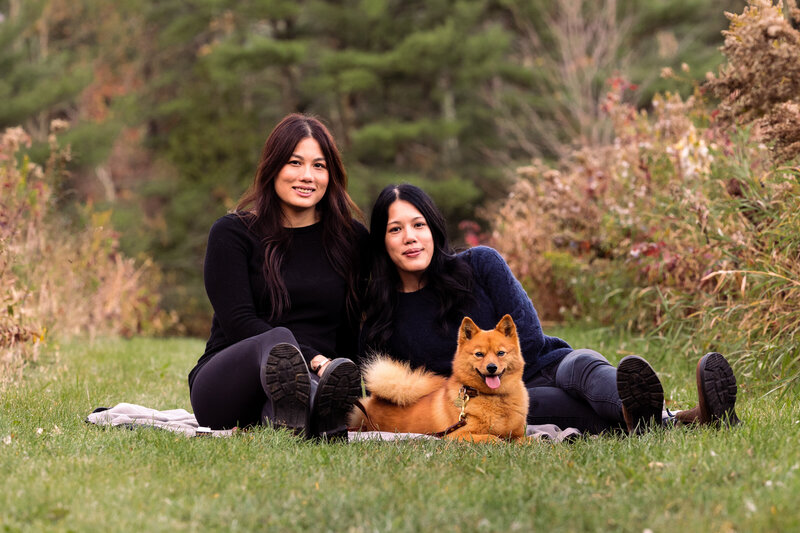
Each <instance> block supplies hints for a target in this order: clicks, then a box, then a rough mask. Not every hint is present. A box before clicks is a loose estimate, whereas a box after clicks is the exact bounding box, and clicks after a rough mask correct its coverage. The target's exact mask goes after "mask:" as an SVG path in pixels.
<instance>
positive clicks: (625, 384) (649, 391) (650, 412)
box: [617, 355, 664, 433]
mask: <svg viewBox="0 0 800 533" xmlns="http://www.w3.org/2000/svg"><path fill="white" fill-rule="evenodd" d="M617 392H619V397H620V400H622V405H624V406H625V410H626V411H627V412H628V415H629V416H630V417H631V419H632V423H633V430H632V432H633V433H642V432H643V431H644V430H645V428H647V427H648V426H650V425H661V410H662V408H663V406H664V389H663V388H662V386H661V381H660V380H659V379H658V375H657V374H656V372H655V370H653V367H651V366H650V364H649V363H648V362H647V361H645V360H644V359H642V358H641V357H639V356H636V355H629V356H627V357H624V358H623V359H622V361H620V363H619V366H618V367H617Z"/></svg>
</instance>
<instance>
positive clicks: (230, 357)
mask: <svg viewBox="0 0 800 533" xmlns="http://www.w3.org/2000/svg"><path fill="white" fill-rule="evenodd" d="M282 342H285V343H289V344H292V345H294V346H297V340H295V338H294V335H293V334H292V332H291V331H289V330H288V329H286V328H274V329H271V330H269V331H266V332H264V333H262V334H260V335H256V336H255V337H250V338H249V339H245V340H243V341H239V342H237V343H236V344H233V345H231V346H228V347H227V348H225V349H224V350H222V351H220V352H219V353H217V354H216V355H215V356H214V357H212V358H211V359H210V360H209V361H208V362H207V363H205V364H204V365H203V366H202V367H201V368H200V370H198V371H197V375H196V376H195V379H194V384H193V385H192V390H191V394H190V396H191V401H192V409H193V410H194V414H195V416H196V417H197V422H198V423H199V424H200V425H201V426H208V427H210V428H211V429H230V428H233V427H237V426H238V427H247V426H254V425H257V424H260V423H261V422H262V420H265V419H269V418H271V416H272V405H271V403H270V402H269V401H268V399H267V394H266V393H265V392H264V388H263V387H262V385H261V372H262V370H261V369H262V368H264V364H265V362H266V358H267V356H268V355H269V352H270V350H272V348H273V347H274V346H275V345H276V344H279V343H282ZM310 376H311V389H312V390H311V393H312V397H313V393H314V391H315V389H316V385H317V383H318V381H319V378H318V377H317V375H316V374H314V373H313V372H311V373H310Z"/></svg>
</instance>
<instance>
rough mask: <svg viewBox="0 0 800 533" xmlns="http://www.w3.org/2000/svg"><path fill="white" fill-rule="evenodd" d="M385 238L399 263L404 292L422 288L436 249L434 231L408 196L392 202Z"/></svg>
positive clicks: (398, 271)
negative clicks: (405, 198)
mask: <svg viewBox="0 0 800 533" xmlns="http://www.w3.org/2000/svg"><path fill="white" fill-rule="evenodd" d="M384 242H385V244H386V252H387V253H388V254H389V258H390V259H391V260H392V262H393V263H394V264H395V266H396V267H397V273H398V274H399V275H400V281H401V283H402V284H403V292H414V291H417V290H419V289H421V288H422V287H423V283H424V274H425V270H426V269H427V268H428V265H430V264H431V259H433V252H434V245H433V235H432V234H431V229H430V227H429V226H428V221H427V220H425V217H424V216H422V213H420V212H419V210H418V209H417V208H416V207H414V206H413V205H412V204H410V203H409V202H406V201H405V200H395V202H394V203H392V204H391V205H390V206H389V221H388V222H387V223H386V236H385V238H384Z"/></svg>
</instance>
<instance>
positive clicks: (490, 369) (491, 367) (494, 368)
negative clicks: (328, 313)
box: [486, 363, 497, 374]
mask: <svg viewBox="0 0 800 533" xmlns="http://www.w3.org/2000/svg"><path fill="white" fill-rule="evenodd" d="M486 371H487V372H488V373H490V374H494V373H495V372H497V365H496V364H494V363H489V364H488V365H486Z"/></svg>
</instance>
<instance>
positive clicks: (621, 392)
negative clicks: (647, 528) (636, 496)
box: [359, 184, 736, 433]
mask: <svg viewBox="0 0 800 533" xmlns="http://www.w3.org/2000/svg"><path fill="white" fill-rule="evenodd" d="M370 240H371V249H372V256H373V257H372V270H371V277H370V282H369V286H368V290H367V298H366V301H367V302H368V304H367V308H366V315H365V321H364V324H363V328H362V332H361V348H360V350H359V351H360V353H362V354H366V355H368V354H369V353H372V352H383V353H387V354H389V355H390V356H392V357H394V358H396V359H399V360H404V361H408V362H409V363H410V364H411V366H412V368H416V367H425V368H427V369H428V370H431V371H434V372H437V373H440V374H442V375H449V374H450V364H451V361H452V358H453V354H454V353H455V350H456V339H457V331H458V326H459V324H460V323H461V320H462V318H463V317H464V316H469V317H470V318H472V320H473V321H474V322H475V323H476V324H477V325H478V327H480V328H482V329H492V328H493V327H494V325H495V324H496V323H497V322H498V321H499V319H500V318H501V317H502V316H503V315H505V314H506V313H508V314H510V315H511V316H512V318H513V319H514V322H515V324H516V326H517V332H518V334H519V339H520V345H521V347H522V352H523V357H524V359H525V362H526V364H525V371H524V375H523V380H524V381H525V384H526V386H527V388H528V392H529V395H530V408H529V412H528V423H529V424H548V423H549V424H556V425H558V426H560V427H562V428H563V427H575V428H578V429H579V430H581V431H584V432H588V433H600V432H603V431H609V430H614V429H617V428H621V429H626V430H627V431H629V432H633V431H637V430H640V429H642V428H643V427H645V426H646V425H648V424H651V423H653V422H659V423H660V422H661V420H662V407H663V403H664V394H663V389H662V386H661V382H660V380H659V379H658V376H657V375H656V373H655V371H653V369H652V368H651V367H650V365H649V364H648V363H647V361H645V360H644V359H642V358H641V357H638V356H628V357H625V358H623V360H622V361H621V362H620V364H619V366H618V367H617V368H614V367H613V366H612V365H611V364H610V363H609V362H608V361H607V360H606V359H605V357H603V356H602V355H601V354H599V353H598V352H596V351H593V350H588V349H579V350H573V349H572V348H571V347H570V346H569V344H567V343H566V342H565V341H563V340H561V339H559V338H556V337H549V336H547V335H544V333H543V332H542V328H541V325H540V323H539V318H538V316H537V314H536V310H535V309H534V307H533V304H532V302H531V301H530V299H529V298H528V296H527V294H526V293H525V291H524V289H523V288H522V286H521V285H520V283H519V281H517V280H516V278H514V276H513V274H512V273H511V271H510V270H509V268H508V265H507V264H506V263H505V261H504V260H503V258H502V257H501V256H500V254H498V253H497V252H496V251H495V250H493V249H491V248H488V247H485V246H478V247H475V248H472V249H469V250H466V251H464V252H462V253H458V254H456V253H455V252H454V251H453V249H452V248H451V246H450V243H449V241H448V238H447V232H446V226H445V221H444V217H443V216H442V214H441V212H440V211H439V210H438V208H437V207H436V206H435V204H434V203H433V201H432V200H431V199H430V198H429V197H428V196H427V195H426V194H425V193H424V192H423V191H422V190H421V189H419V188H418V187H415V186H413V185H408V184H403V185H390V186H388V187H386V188H385V189H383V191H382V192H381V193H380V195H379V196H378V199H377V201H376V202H375V205H374V207H373V209H372V217H371V223H370ZM697 378H698V395H699V397H700V403H699V405H698V407H696V408H694V409H691V410H688V411H682V412H679V413H678V414H677V415H676V418H677V421H678V422H682V423H695V422H697V423H717V422H719V421H721V420H722V421H728V422H732V423H733V422H735V421H736V414H735V411H734V405H735V401H736V379H735V377H734V375H733V372H732V370H731V368H730V366H729V365H728V363H727V361H726V360H725V358H724V357H722V355H720V354H717V353H710V354H707V355H706V356H704V357H703V358H702V359H701V360H700V362H699V363H698V366H697Z"/></svg>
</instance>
